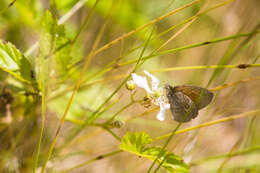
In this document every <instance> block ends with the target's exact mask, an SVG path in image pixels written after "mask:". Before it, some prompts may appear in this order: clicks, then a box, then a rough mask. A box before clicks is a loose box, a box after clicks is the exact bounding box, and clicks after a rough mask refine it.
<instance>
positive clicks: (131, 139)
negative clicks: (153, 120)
mask: <svg viewBox="0 0 260 173" xmlns="http://www.w3.org/2000/svg"><path fill="white" fill-rule="evenodd" d="M151 142H152V139H151V138H150V136H149V135H148V134H147V133H145V132H138V133H134V134H133V133H126V135H125V136H124V137H123V139H122V142H121V144H120V148H121V149H122V150H125V151H129V152H132V153H134V154H138V153H141V152H143V150H144V147H145V145H147V144H149V143H151Z"/></svg>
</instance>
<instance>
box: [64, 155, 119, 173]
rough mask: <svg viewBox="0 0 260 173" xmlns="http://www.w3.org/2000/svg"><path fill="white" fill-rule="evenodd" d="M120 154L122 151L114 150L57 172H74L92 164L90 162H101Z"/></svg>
mask: <svg viewBox="0 0 260 173" xmlns="http://www.w3.org/2000/svg"><path fill="white" fill-rule="evenodd" d="M121 152H123V151H122V150H115V151H112V152H110V153H107V154H103V155H100V156H97V157H95V158H93V159H90V160H87V161H85V162H83V163H80V164H78V165H76V166H73V167H71V168H69V169H66V170H63V171H59V172H60V173H66V172H71V171H72V170H74V169H77V168H80V167H83V166H86V165H87V164H89V163H92V162H95V161H98V160H101V159H105V158H107V157H110V156H113V155H116V154H119V153H121Z"/></svg>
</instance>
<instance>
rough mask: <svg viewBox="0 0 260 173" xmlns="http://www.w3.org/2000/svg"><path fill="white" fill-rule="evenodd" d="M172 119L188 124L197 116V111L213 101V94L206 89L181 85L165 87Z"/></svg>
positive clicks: (167, 85)
mask: <svg viewBox="0 0 260 173" xmlns="http://www.w3.org/2000/svg"><path fill="white" fill-rule="evenodd" d="M165 89H166V95H167V98H168V101H169V104H170V109H171V112H172V115H173V119H174V120H176V121H178V122H188V121H190V120H191V119H193V118H196V117H197V116H198V113H199V110H200V109H202V108H204V107H206V106H207V105H208V104H209V103H210V102H211V101H212V99H213V93H212V92H210V91H209V90H207V89H206V88H202V87H197V86H190V85H181V86H175V87H172V86H171V85H169V84H166V85H165Z"/></svg>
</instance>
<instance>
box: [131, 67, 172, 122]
mask: <svg viewBox="0 0 260 173" xmlns="http://www.w3.org/2000/svg"><path fill="white" fill-rule="evenodd" d="M144 73H145V74H146V75H147V76H148V77H150V78H151V82H152V89H151V88H150V86H149V85H148V82H147V79H146V77H145V76H139V75H137V74H135V73H132V78H133V81H134V83H135V84H136V85H137V86H138V87H140V88H143V89H145V91H146V92H147V93H148V94H149V96H150V97H151V98H152V103H154V104H155V105H157V106H160V111H159V112H158V114H157V116H156V117H157V119H158V120H160V121H163V120H165V112H166V110H167V109H170V104H169V103H168V101H167V98H166V96H165V94H164V93H165V92H164V90H163V89H162V88H159V83H160V80H159V79H158V78H156V77H155V76H153V75H152V74H150V73H149V72H148V71H146V70H145V71H144Z"/></svg>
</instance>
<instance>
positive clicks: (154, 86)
mask: <svg viewBox="0 0 260 173" xmlns="http://www.w3.org/2000/svg"><path fill="white" fill-rule="evenodd" d="M144 73H145V74H146V75H147V76H149V77H150V78H151V79H152V90H153V91H156V90H158V88H159V84H160V80H159V79H158V78H157V77H155V76H154V75H152V74H151V73H149V72H148V71H146V70H144Z"/></svg>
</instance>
